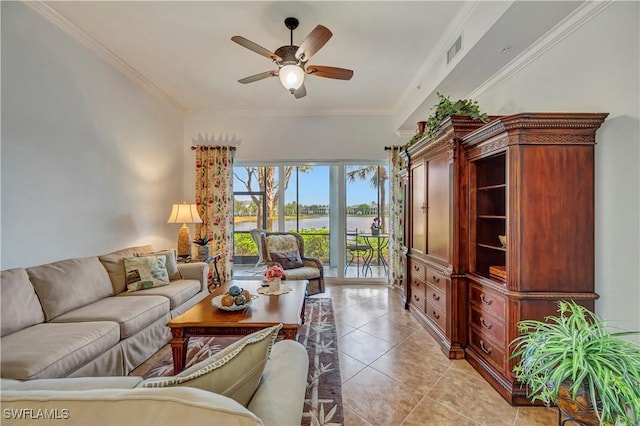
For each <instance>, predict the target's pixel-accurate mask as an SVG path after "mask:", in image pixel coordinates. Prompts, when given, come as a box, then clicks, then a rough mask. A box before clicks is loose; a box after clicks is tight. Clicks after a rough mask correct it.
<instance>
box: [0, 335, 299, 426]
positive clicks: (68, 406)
mask: <svg viewBox="0 0 640 426" xmlns="http://www.w3.org/2000/svg"><path fill="white" fill-rule="evenodd" d="M281 326H282V325H278V326H275V327H270V328H268V329H264V330H260V331H258V332H255V333H252V334H251V335H249V336H246V337H245V338H243V339H242V340H240V341H238V342H235V343H234V344H232V345H231V346H229V347H227V348H225V349H223V350H222V351H221V352H219V353H217V354H215V355H213V356H212V357H210V358H209V359H207V360H205V361H202V362H200V363H198V364H196V365H194V366H192V367H190V368H189V369H187V370H185V371H184V372H183V373H181V374H179V375H178V376H175V377H170V378H156V379H147V380H143V379H141V378H140V377H132V376H129V377H117V378H116V377H97V378H66V379H40V380H30V381H25V382H20V381H17V380H7V379H3V380H2V383H1V398H2V424H3V425H31V424H36V423H37V424H38V425H47V424H51V425H56V426H61V425H83V426H84V425H89V424H101V425H154V426H157V425H180V426H182V425H274V426H275V425H277V426H286V425H300V422H301V419H302V409H303V405H304V397H305V388H306V384H307V383H306V377H307V369H308V365H309V359H308V354H307V351H306V350H305V348H304V346H302V345H301V344H300V343H298V342H296V341H293V340H283V341H280V342H278V343H275V344H274V343H273V342H274V341H275V339H276V337H277V334H278V331H279V330H280V328H281Z"/></svg>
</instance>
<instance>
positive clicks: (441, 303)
mask: <svg viewBox="0 0 640 426" xmlns="http://www.w3.org/2000/svg"><path fill="white" fill-rule="evenodd" d="M426 298H427V301H428V302H429V303H431V304H433V305H434V306H435V307H436V308H438V309H439V310H440V311H442V312H445V313H446V312H447V296H446V295H445V293H443V292H442V291H440V290H438V289H437V288H436V287H434V286H433V285H431V284H430V283H427V294H426Z"/></svg>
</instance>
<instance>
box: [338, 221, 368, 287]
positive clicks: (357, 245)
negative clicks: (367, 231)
mask: <svg viewBox="0 0 640 426" xmlns="http://www.w3.org/2000/svg"><path fill="white" fill-rule="evenodd" d="M359 234H361V232H359V231H358V229H357V228H356V229H355V230H350V229H347V230H345V242H346V249H347V255H348V256H349V259H347V262H346V264H345V265H344V271H345V274H346V273H347V269H348V268H349V266H351V264H352V263H353V261H354V260H355V259H357V261H356V270H357V271H358V275H359V274H360V272H359V271H360V260H361V259H362V275H363V276H365V277H366V276H367V271H369V272H370V273H372V272H371V265H370V263H371V258H372V257H373V247H371V246H370V245H369V244H367V243H365V242H362V241H359V238H358V237H359ZM372 275H373V273H372Z"/></svg>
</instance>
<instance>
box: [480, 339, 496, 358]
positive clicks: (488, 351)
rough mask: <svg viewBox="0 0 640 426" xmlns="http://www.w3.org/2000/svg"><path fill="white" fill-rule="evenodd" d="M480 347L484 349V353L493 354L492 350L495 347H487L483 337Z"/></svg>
mask: <svg viewBox="0 0 640 426" xmlns="http://www.w3.org/2000/svg"><path fill="white" fill-rule="evenodd" d="M480 349H482V352H484V353H485V354H487V355H490V354H491V352H493V349H491V348H487V347H486V346H485V345H484V340H482V339H480Z"/></svg>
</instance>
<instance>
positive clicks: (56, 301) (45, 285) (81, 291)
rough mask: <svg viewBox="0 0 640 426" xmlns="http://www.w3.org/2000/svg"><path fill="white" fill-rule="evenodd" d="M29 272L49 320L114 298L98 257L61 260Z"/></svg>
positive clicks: (105, 272) (34, 268)
mask: <svg viewBox="0 0 640 426" xmlns="http://www.w3.org/2000/svg"><path fill="white" fill-rule="evenodd" d="M27 272H28V274H29V279H30V280H31V282H32V283H33V287H34V288H35V290H36V293H37V294H38V298H39V299H40V303H41V304H42V309H43V310H44V315H45V317H46V319H47V321H51V320H52V319H53V318H55V317H57V316H58V315H61V314H64V313H65V312H69V311H70V310H72V309H75V308H79V307H80V306H84V305H87V304H89V303H91V302H95V301H96V300H100V299H102V298H104V297H108V296H111V295H113V288H112V287H111V282H110V281H109V276H108V275H107V271H106V270H105V269H104V267H103V266H102V264H101V263H100V261H99V260H98V258H97V257H86V258H82V259H80V258H77V259H68V260H61V261H59V262H54V263H49V264H46V265H40V266H36V267H33V268H28V269H27Z"/></svg>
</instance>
